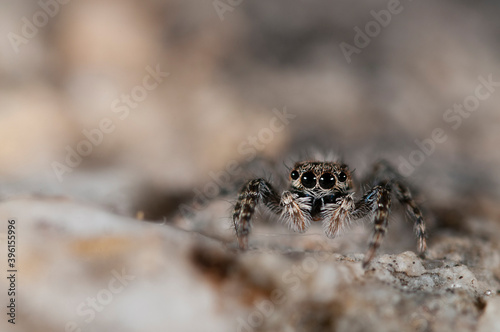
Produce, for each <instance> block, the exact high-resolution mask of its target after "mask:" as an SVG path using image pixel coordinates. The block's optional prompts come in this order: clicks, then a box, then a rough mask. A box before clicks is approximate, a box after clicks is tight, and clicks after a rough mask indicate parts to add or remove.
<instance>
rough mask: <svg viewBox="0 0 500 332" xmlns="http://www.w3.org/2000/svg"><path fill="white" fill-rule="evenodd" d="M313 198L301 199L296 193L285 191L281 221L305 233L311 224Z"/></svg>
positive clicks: (282, 198)
mask: <svg viewBox="0 0 500 332" xmlns="http://www.w3.org/2000/svg"><path fill="white" fill-rule="evenodd" d="M311 201H312V199H311V197H307V196H304V197H301V196H299V195H298V194H296V193H292V192H290V191H284V192H283V194H282V195H281V202H280V205H281V207H282V211H281V220H282V221H283V222H285V223H286V224H288V226H289V227H290V228H291V229H292V230H294V231H296V232H300V233H303V232H305V231H306V230H307V228H308V227H309V225H310V224H311V220H312V218H311V213H310V211H311Z"/></svg>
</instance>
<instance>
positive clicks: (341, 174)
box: [339, 172, 347, 182]
mask: <svg viewBox="0 0 500 332" xmlns="http://www.w3.org/2000/svg"><path fill="white" fill-rule="evenodd" d="M345 180H347V175H346V174H345V173H344V172H342V173H340V174H339V181H340V182H345Z"/></svg>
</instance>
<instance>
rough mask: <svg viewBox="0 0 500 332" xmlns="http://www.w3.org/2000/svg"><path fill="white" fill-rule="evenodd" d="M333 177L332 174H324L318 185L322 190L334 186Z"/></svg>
mask: <svg viewBox="0 0 500 332" xmlns="http://www.w3.org/2000/svg"><path fill="white" fill-rule="evenodd" d="M335 181H336V180H335V176H333V174H332V173H324V174H323V175H321V177H320V178H319V185H320V186H321V188H323V189H331V188H332V187H333V186H334V185H335Z"/></svg>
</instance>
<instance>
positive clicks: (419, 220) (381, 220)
mask: <svg viewBox="0 0 500 332" xmlns="http://www.w3.org/2000/svg"><path fill="white" fill-rule="evenodd" d="M289 177H290V188H289V189H288V190H285V191H283V193H282V194H281V195H278V193H277V192H276V191H275V190H274V188H273V187H272V186H271V184H270V183H269V182H267V181H266V180H264V179H255V180H250V181H248V182H247V183H246V184H245V185H244V186H243V189H242V191H241V193H240V196H239V198H238V201H237V202H236V204H235V206H234V211H233V222H234V227H235V229H236V235H237V237H238V243H239V246H240V248H242V249H246V248H247V246H248V234H249V233H250V226H251V218H252V215H253V212H254V211H255V207H256V205H257V203H259V202H262V203H264V204H265V205H266V206H267V207H268V208H269V209H271V211H273V212H275V213H277V214H279V215H280V218H281V220H282V221H283V222H285V223H286V224H288V225H289V226H290V228H292V229H293V230H295V231H298V232H305V231H306V230H307V228H308V227H309V225H310V223H311V222H312V221H320V220H322V221H323V227H324V230H325V233H326V235H327V236H328V237H330V238H333V237H335V236H336V235H338V234H339V233H340V231H341V230H342V228H344V226H346V225H348V224H349V223H350V222H351V221H352V220H355V219H360V218H363V217H365V216H368V215H370V216H371V217H372V221H373V223H374V227H375V230H374V233H373V237H372V240H371V242H370V245H369V249H368V252H367V254H366V255H365V259H364V266H366V265H367V264H368V262H369V261H370V260H371V259H372V258H373V256H374V255H375V252H376V250H377V248H378V247H379V246H380V243H381V241H382V237H383V236H384V234H385V232H386V231H387V219H388V216H389V209H390V206H391V193H394V194H395V196H396V198H397V199H398V200H399V201H400V202H401V204H403V205H404V206H405V207H406V211H407V213H408V215H409V216H410V217H411V218H412V219H413V220H414V224H415V227H414V228H415V233H416V236H417V238H418V250H419V252H421V253H423V252H424V251H425V249H426V242H425V236H426V235H425V224H424V220H423V217H422V213H421V212H420V209H419V208H418V206H417V205H416V203H415V201H414V200H413V198H412V196H411V193H410V191H409V189H408V187H407V186H406V185H405V184H404V183H403V181H402V180H401V177H400V176H399V174H397V173H396V172H395V171H394V170H393V169H392V168H391V167H390V166H389V165H388V164H387V163H383V162H381V163H378V164H377V165H376V166H375V167H374V172H373V174H372V176H371V177H369V182H370V185H371V186H372V187H371V189H369V190H368V191H367V192H366V193H365V194H364V195H363V197H361V198H360V199H359V200H357V201H356V200H355V199H354V192H353V191H352V187H353V181H352V176H351V172H350V171H349V168H348V166H347V165H345V164H342V163H337V162H316V161H314V162H299V163H296V164H295V165H294V167H293V169H292V170H291V171H290V174H289Z"/></svg>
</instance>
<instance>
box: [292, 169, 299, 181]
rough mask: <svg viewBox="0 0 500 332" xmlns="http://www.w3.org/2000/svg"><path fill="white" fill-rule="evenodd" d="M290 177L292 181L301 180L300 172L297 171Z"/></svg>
mask: <svg viewBox="0 0 500 332" xmlns="http://www.w3.org/2000/svg"><path fill="white" fill-rule="evenodd" d="M290 177H291V178H292V180H297V179H298V178H299V172H297V171H295V170H294V171H292V173H290Z"/></svg>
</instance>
